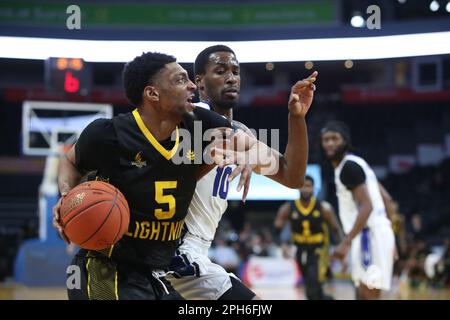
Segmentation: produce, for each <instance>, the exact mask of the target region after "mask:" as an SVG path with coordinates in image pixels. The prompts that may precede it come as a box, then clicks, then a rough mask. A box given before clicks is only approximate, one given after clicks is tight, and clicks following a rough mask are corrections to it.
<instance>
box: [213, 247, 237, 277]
mask: <svg viewBox="0 0 450 320" xmlns="http://www.w3.org/2000/svg"><path fill="white" fill-rule="evenodd" d="M215 244H216V245H215V247H214V248H213V249H212V250H210V251H209V256H210V259H211V260H212V261H213V262H215V263H218V264H220V265H221V266H222V267H223V268H224V269H225V270H226V271H227V272H232V273H234V274H238V270H239V264H240V259H239V256H238V255H237V253H236V250H235V249H234V248H233V247H232V246H231V243H227V242H226V241H225V240H223V239H221V238H218V239H216V240H215Z"/></svg>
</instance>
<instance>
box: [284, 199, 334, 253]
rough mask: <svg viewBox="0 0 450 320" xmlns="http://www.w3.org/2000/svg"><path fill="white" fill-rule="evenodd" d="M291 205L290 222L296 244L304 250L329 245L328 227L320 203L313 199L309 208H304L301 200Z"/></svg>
mask: <svg viewBox="0 0 450 320" xmlns="http://www.w3.org/2000/svg"><path fill="white" fill-rule="evenodd" d="M290 204H291V212H290V213H289V221H290V224H291V233H292V241H293V242H294V244H295V245H297V246H301V247H304V248H310V247H319V246H322V245H325V244H328V243H329V239H328V227H327V224H326V221H325V219H324V217H323V213H322V211H321V206H320V201H317V199H316V198H315V197H312V198H311V200H310V202H309V204H308V206H307V207H303V205H302V203H301V201H300V200H295V201H291V202H290Z"/></svg>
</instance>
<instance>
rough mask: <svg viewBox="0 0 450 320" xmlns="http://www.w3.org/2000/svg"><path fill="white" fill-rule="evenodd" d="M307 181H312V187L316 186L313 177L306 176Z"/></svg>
mask: <svg viewBox="0 0 450 320" xmlns="http://www.w3.org/2000/svg"><path fill="white" fill-rule="evenodd" d="M306 180H308V181H311V183H312V185H314V179H313V177H311V176H310V175H306V176H305V181H306Z"/></svg>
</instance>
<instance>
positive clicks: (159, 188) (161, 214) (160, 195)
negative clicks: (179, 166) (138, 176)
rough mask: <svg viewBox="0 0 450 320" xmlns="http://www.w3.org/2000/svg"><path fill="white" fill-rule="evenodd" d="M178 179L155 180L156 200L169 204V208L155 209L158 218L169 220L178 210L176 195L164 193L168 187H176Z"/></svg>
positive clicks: (159, 202)
mask: <svg viewBox="0 0 450 320" xmlns="http://www.w3.org/2000/svg"><path fill="white" fill-rule="evenodd" d="M176 188H177V181H155V201H156V202H157V203H158V204H163V205H167V207H168V210H163V209H161V208H158V209H155V217H156V219H158V220H167V219H170V218H172V217H173V216H174V215H175V212H176V201H175V197H174V196H173V195H171V194H167V195H164V191H165V190H168V189H176Z"/></svg>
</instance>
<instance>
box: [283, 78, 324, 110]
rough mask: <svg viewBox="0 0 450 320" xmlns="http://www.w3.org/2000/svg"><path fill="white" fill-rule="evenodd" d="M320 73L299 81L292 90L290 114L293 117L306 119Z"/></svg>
mask: <svg viewBox="0 0 450 320" xmlns="http://www.w3.org/2000/svg"><path fill="white" fill-rule="evenodd" d="M317 75H318V72H317V71H314V72H313V73H312V74H311V75H310V76H309V77H308V78H306V79H303V80H300V81H297V83H296V84H294V85H293V86H292V88H291V94H290V96H289V104H288V106H289V112H290V114H291V115H295V116H301V117H304V116H305V115H306V113H307V112H308V110H309V107H310V106H311V103H312V101H313V97H314V91H315V90H316V86H315V84H314V82H315V81H316V79H317Z"/></svg>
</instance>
